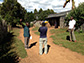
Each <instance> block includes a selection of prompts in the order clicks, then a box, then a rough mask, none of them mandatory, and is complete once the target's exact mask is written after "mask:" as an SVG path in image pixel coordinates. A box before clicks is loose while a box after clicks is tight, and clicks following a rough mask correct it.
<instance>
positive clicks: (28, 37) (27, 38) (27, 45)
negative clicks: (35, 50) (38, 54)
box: [26, 37, 29, 48]
mask: <svg viewBox="0 0 84 63" xmlns="http://www.w3.org/2000/svg"><path fill="white" fill-rule="evenodd" d="M26 45H27V48H28V45H29V37H27V43H26Z"/></svg>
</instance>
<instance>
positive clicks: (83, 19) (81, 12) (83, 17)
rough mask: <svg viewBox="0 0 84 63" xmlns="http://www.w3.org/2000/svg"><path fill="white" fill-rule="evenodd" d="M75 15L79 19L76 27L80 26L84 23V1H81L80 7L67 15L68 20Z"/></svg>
mask: <svg viewBox="0 0 84 63" xmlns="http://www.w3.org/2000/svg"><path fill="white" fill-rule="evenodd" d="M71 16H73V17H74V19H75V20H76V21H77V24H76V29H78V28H80V27H81V25H82V24H83V23H84V2H83V3H80V4H79V6H78V7H76V8H75V9H73V10H72V11H71V12H70V13H69V14H68V15H67V17H66V20H67V21H69V20H70V17H71Z"/></svg>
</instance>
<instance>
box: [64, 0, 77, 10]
mask: <svg viewBox="0 0 84 63" xmlns="http://www.w3.org/2000/svg"><path fill="white" fill-rule="evenodd" d="M70 1H71V0H66V1H65V3H64V6H63V8H65V6H66V4H67V3H69V2H70ZM74 8H75V1H74V0H72V9H74Z"/></svg>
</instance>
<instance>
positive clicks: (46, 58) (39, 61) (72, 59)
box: [20, 28, 84, 63]
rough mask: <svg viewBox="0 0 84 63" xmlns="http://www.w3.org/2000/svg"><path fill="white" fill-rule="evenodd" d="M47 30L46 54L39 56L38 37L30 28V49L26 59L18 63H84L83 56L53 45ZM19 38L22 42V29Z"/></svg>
mask: <svg viewBox="0 0 84 63" xmlns="http://www.w3.org/2000/svg"><path fill="white" fill-rule="evenodd" d="M50 29H51V28H49V29H48V34H47V35H48V48H49V50H48V54H43V55H39V36H38V35H36V34H34V31H32V28H30V31H31V35H32V36H33V37H32V38H33V39H32V40H30V43H29V45H30V48H29V49H27V50H26V51H27V54H28V57H26V58H24V59H22V60H21V61H20V63H84V56H83V55H81V54H78V53H76V52H72V51H70V50H69V49H66V48H64V47H60V46H58V45H55V44H54V43H53V42H52V41H53V40H52V39H51V38H50V35H51V34H50V32H49V30H50ZM20 38H21V40H22V41H23V42H24V37H23V29H21V31H20Z"/></svg>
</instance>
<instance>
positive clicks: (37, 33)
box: [32, 27, 40, 35]
mask: <svg viewBox="0 0 84 63" xmlns="http://www.w3.org/2000/svg"><path fill="white" fill-rule="evenodd" d="M38 29H39V27H34V28H33V29H32V31H35V32H34V33H35V34H36V35H40V33H39V32H38Z"/></svg>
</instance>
